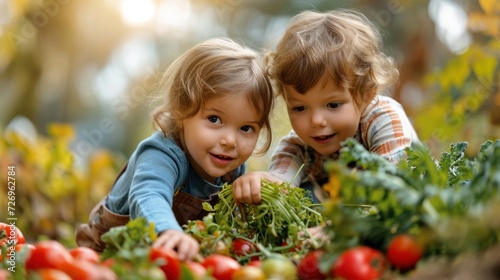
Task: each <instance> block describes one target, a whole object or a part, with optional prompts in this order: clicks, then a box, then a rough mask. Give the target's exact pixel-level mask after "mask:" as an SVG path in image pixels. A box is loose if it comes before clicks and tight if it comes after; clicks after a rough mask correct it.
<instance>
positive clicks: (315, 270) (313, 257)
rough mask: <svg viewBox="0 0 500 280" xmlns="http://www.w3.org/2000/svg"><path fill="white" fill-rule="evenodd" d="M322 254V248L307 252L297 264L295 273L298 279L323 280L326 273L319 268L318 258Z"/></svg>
mask: <svg viewBox="0 0 500 280" xmlns="http://www.w3.org/2000/svg"><path fill="white" fill-rule="evenodd" d="M322 255H323V251H322V250H314V251H312V252H309V253H307V254H306V255H305V256H304V258H303V259H302V260H300V262H299V264H298V265H297V274H298V276H299V279H300V280H306V279H308V280H324V279H326V275H325V274H324V273H322V272H321V271H320V270H319V259H320V258H321V256H322Z"/></svg>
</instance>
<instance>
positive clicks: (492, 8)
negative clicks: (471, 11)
mask: <svg viewBox="0 0 500 280" xmlns="http://www.w3.org/2000/svg"><path fill="white" fill-rule="evenodd" d="M479 5H481V8H482V9H483V11H484V12H485V13H486V14H494V13H498V12H500V2H499V1H498V0H479Z"/></svg>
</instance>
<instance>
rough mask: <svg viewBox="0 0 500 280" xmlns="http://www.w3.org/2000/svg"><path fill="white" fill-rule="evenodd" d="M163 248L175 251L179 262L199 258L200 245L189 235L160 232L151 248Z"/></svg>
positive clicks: (175, 232) (175, 231)
mask: <svg viewBox="0 0 500 280" xmlns="http://www.w3.org/2000/svg"><path fill="white" fill-rule="evenodd" d="M159 246H165V247H167V248H170V249H173V250H175V251H177V254H178V256H179V260H181V261H189V260H192V259H194V258H195V257H199V250H200V244H199V243H198V241H196V239H194V238H193V237H191V236H190V235H189V234H187V233H184V232H182V231H178V230H174V229H171V230H166V231H164V232H162V233H161V234H160V235H159V236H158V239H156V241H155V242H154V243H153V247H159Z"/></svg>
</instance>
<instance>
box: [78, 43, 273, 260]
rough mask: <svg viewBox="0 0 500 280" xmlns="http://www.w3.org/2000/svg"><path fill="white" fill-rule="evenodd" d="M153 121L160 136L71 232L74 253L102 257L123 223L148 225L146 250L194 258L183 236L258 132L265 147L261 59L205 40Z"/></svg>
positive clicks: (266, 98) (173, 75) (187, 56)
mask: <svg viewBox="0 0 500 280" xmlns="http://www.w3.org/2000/svg"><path fill="white" fill-rule="evenodd" d="M163 84H164V85H165V88H164V89H163V90H161V91H160V94H159V95H158V96H156V98H155V101H156V102H154V104H156V105H157V106H156V107H155V109H154V111H153V114H152V117H153V120H154V125H155V127H156V128H158V130H159V131H156V132H154V133H153V134H152V135H151V136H150V137H148V138H147V139H145V140H143V141H142V142H141V143H140V144H139V145H138V146H137V148H136V150H135V151H134V152H133V154H132V155H131V157H130V158H129V160H128V163H127V165H126V166H125V168H124V169H123V170H122V172H121V173H120V175H119V176H118V177H117V179H116V181H115V183H114V185H113V188H112V189H111V191H110V192H109V194H108V195H107V196H106V197H105V198H104V199H103V200H102V201H101V202H100V203H99V204H98V205H97V206H96V207H95V208H94V210H93V211H92V212H91V214H90V217H89V221H88V224H82V225H80V226H79V227H78V228H77V232H76V240H77V244H78V245H79V246H86V247H90V248H92V249H94V250H97V251H102V250H103V249H104V246H105V244H103V242H102V241H101V239H100V238H101V235H102V234H104V233H105V232H107V231H108V230H109V229H110V228H113V227H116V226H120V225H124V224H126V223H127V222H128V221H129V219H134V218H138V217H145V218H146V219H147V221H148V222H153V223H154V225H155V230H156V232H157V233H158V239H157V240H156V241H155V242H154V244H153V246H165V247H168V248H171V249H175V250H176V251H177V253H178V256H179V258H180V259H181V260H189V259H192V258H193V257H195V256H196V255H197V254H198V253H199V244H198V242H197V241H196V240H195V239H194V238H192V237H191V236H190V235H189V234H186V233H184V232H183V229H182V225H183V224H186V223H187V221H189V220H198V219H202V218H203V216H204V215H206V214H207V213H206V212H205V211H204V210H203V208H202V203H203V202H204V201H206V202H209V203H211V204H212V205H214V204H215V203H216V202H217V199H218V196H217V194H218V192H219V191H220V190H221V188H222V185H223V184H224V183H232V182H233V181H234V180H235V179H236V178H238V177H239V176H241V175H242V174H244V173H245V161H247V159H248V158H249V157H250V156H251V155H252V153H253V152H254V149H255V147H256V144H257V140H258V139H259V135H260V134H261V131H267V138H266V142H265V143H264V145H263V146H262V147H261V150H260V152H266V151H267V150H268V149H269V146H270V143H271V140H272V139H271V131H270V124H269V114H270V112H271V110H272V108H273V104H274V97H273V90H272V86H271V82H270V80H269V77H268V75H267V74H266V73H265V71H264V67H263V65H262V61H261V56H260V55H259V54H258V53H256V52H255V51H253V50H251V49H249V48H245V47H243V46H241V45H240V44H238V43H236V42H235V41H233V40H230V39H221V38H213V39H208V40H206V41H204V42H202V43H200V44H198V45H196V46H194V47H193V48H191V49H190V50H188V51H187V52H185V53H184V54H183V55H181V56H180V57H179V58H178V59H176V60H175V61H174V62H173V63H172V64H171V66H170V67H169V68H168V69H167V72H166V73H165V75H164V83H163Z"/></svg>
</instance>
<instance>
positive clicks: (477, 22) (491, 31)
mask: <svg viewBox="0 0 500 280" xmlns="http://www.w3.org/2000/svg"><path fill="white" fill-rule="evenodd" d="M467 25H468V28H469V30H470V31H472V32H478V33H483V34H486V35H490V36H499V35H500V31H499V26H500V15H489V14H482V13H472V14H470V15H469V20H468V23H467Z"/></svg>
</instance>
